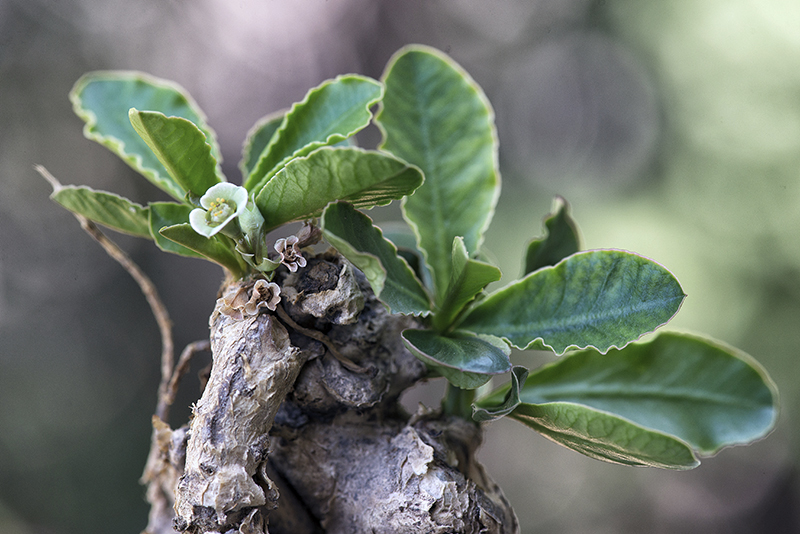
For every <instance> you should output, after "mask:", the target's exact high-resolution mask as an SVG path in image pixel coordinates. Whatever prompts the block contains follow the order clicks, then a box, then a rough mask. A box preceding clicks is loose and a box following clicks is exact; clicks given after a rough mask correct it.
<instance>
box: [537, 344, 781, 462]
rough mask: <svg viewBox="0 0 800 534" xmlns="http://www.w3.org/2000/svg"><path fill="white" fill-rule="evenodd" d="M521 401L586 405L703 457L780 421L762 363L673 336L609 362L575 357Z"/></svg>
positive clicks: (590, 353) (617, 353)
mask: <svg viewBox="0 0 800 534" xmlns="http://www.w3.org/2000/svg"><path fill="white" fill-rule="evenodd" d="M521 400H522V402H523V403H527V404H543V403H548V402H571V403H575V404H581V405H584V406H587V407H589V408H592V409H594V410H598V411H603V412H606V413H610V414H614V415H616V416H619V417H623V418H625V419H627V420H629V421H631V422H633V423H636V424H638V425H641V426H643V427H645V428H649V429H651V430H657V431H659V432H663V433H665V434H670V435H673V436H675V437H678V438H680V439H681V440H682V441H685V442H686V443H688V444H689V445H691V447H692V448H694V449H695V450H696V451H698V452H699V453H700V454H703V455H710V454H715V453H716V452H718V451H719V450H720V449H722V448H723V447H727V446H730V445H741V444H745V443H749V442H751V441H754V440H756V439H759V438H761V437H763V436H765V435H766V434H767V433H768V432H769V431H770V429H771V428H772V427H773V426H774V424H775V421H776V419H777V416H778V409H777V390H776V388H775V386H774V384H773V383H772V380H770V378H769V377H768V376H767V373H766V371H764V369H763V368H762V367H761V366H760V365H759V364H758V363H757V362H756V361H755V360H753V359H752V358H751V357H749V356H748V355H747V354H744V353H743V352H741V351H738V350H736V349H734V348H731V347H728V346H725V345H723V344H721V343H719V342H716V341H712V340H710V339H707V338H702V337H699V336H693V335H688V334H678V333H672V332H667V333H662V334H660V335H658V336H657V337H655V338H654V339H653V340H652V341H649V342H646V343H635V344H631V345H628V346H627V347H625V348H624V349H622V350H611V351H609V352H608V354H599V353H598V352H596V351H594V350H584V351H579V352H575V353H571V354H568V355H566V356H564V358H562V359H560V360H559V361H557V362H555V363H553V364H550V365H548V366H545V367H544V368H542V369H541V370H538V371H536V372H534V373H532V374H531V375H530V377H529V378H528V380H527V381H526V382H525V384H524V386H523V388H522V393H521Z"/></svg>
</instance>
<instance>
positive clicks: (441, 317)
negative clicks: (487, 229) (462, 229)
mask: <svg viewBox="0 0 800 534" xmlns="http://www.w3.org/2000/svg"><path fill="white" fill-rule="evenodd" d="M452 258H453V269H452V271H451V277H450V285H449V287H448V288H447V291H446V292H445V293H443V294H442V295H441V297H439V298H438V299H437V308H436V314H435V315H434V317H433V325H434V327H435V328H436V329H437V330H439V331H440V332H441V331H444V330H445V329H446V328H447V327H449V326H450V324H451V323H452V322H453V320H455V318H456V317H457V316H458V314H459V313H460V312H461V310H463V309H464V307H465V306H466V305H467V304H469V303H470V302H471V301H472V299H474V298H475V297H476V296H477V295H478V294H479V293H480V292H481V291H483V288H485V287H486V286H487V285H489V284H490V283H492V282H496V281H497V280H500V277H501V276H502V273H501V272H500V269H498V268H497V267H495V266H494V265H490V264H488V263H484V262H482V261H477V260H471V259H469V255H468V254H467V249H466V247H465V246H464V240H463V239H462V238H461V237H456V238H455V239H454V240H453V252H452Z"/></svg>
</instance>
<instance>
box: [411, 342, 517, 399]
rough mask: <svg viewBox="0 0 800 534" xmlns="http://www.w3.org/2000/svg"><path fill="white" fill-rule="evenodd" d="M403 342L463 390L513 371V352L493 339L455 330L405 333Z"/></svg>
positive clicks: (413, 352)
mask: <svg viewBox="0 0 800 534" xmlns="http://www.w3.org/2000/svg"><path fill="white" fill-rule="evenodd" d="M402 337H403V342H404V343H405V345H406V347H408V349H409V350H410V351H411V353H412V354H414V355H415V356H416V357H417V358H419V359H420V360H422V361H423V362H425V363H426V364H428V365H430V366H432V367H434V368H435V369H436V371H437V372H438V373H440V374H441V375H442V376H444V377H446V378H447V379H448V380H449V381H450V383H451V384H453V385H454V386H458V387H460V388H463V389H475V388H477V387H480V386H482V385H483V384H485V383H486V382H488V381H489V379H490V378H491V377H492V375H496V374H500V373H505V372H507V371H508V370H509V369H511V362H510V361H509V359H508V356H509V354H511V350H510V349H509V348H508V345H506V344H505V343H504V342H503V341H502V340H500V339H498V338H496V337H493V336H476V335H474V334H472V333H470V332H461V331H455V332H452V333H450V334H447V335H441V334H437V333H436V332H433V331H431V330H413V329H409V330H404V331H403V333H402Z"/></svg>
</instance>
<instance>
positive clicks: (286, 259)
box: [275, 235, 306, 273]
mask: <svg viewBox="0 0 800 534" xmlns="http://www.w3.org/2000/svg"><path fill="white" fill-rule="evenodd" d="M299 241H300V240H299V239H298V238H297V236H295V235H293V236H289V237H282V238H281V239H278V240H277V241H276V242H275V251H276V252H277V253H278V254H280V256H281V263H282V264H284V265H286V267H288V268H289V270H290V271H292V272H293V273H295V272H297V269H298V268H299V267H305V266H306V259H305V258H304V257H303V254H302V253H301V252H300V247H299V246H298V242H299Z"/></svg>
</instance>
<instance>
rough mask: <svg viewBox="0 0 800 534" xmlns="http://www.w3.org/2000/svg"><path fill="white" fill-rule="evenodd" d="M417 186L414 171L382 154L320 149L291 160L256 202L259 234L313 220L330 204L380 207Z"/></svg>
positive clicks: (403, 163)
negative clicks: (260, 217) (261, 217)
mask: <svg viewBox="0 0 800 534" xmlns="http://www.w3.org/2000/svg"><path fill="white" fill-rule="evenodd" d="M420 184H422V174H420V172H419V170H418V169H417V168H416V167H413V166H411V165H409V164H408V163H406V162H404V161H400V160H398V159H396V158H394V157H392V156H390V155H388V154H383V153H381V152H375V151H368V150H363V149H361V148H333V147H323V148H320V149H317V150H315V151H314V152H312V153H311V154H309V155H308V156H304V157H300V158H295V159H293V160H292V161H290V162H289V163H288V164H287V165H286V166H285V167H284V168H283V169H281V170H280V172H278V174H276V175H275V176H273V177H272V179H270V181H269V182H267V184H266V185H265V186H264V188H263V189H262V190H261V193H259V195H258V196H257V197H256V205H257V206H258V207H259V209H260V210H261V213H262V214H264V220H265V223H264V228H265V229H266V230H271V229H273V228H277V227H278V226H280V225H282V224H284V223H287V222H290V221H297V220H302V219H307V218H309V217H318V216H319V215H320V214H321V213H322V210H323V209H324V208H325V206H327V205H328V204H330V203H331V202H333V201H336V200H346V201H348V202H350V203H351V204H353V205H354V206H355V207H358V208H371V207H373V206H383V205H385V204H388V203H389V202H391V201H392V200H398V199H400V198H403V196H405V195H410V194H411V193H413V192H414V190H415V189H416V188H418V187H419V186H420Z"/></svg>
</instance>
